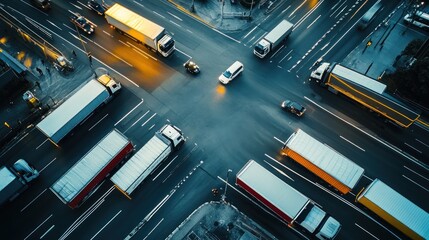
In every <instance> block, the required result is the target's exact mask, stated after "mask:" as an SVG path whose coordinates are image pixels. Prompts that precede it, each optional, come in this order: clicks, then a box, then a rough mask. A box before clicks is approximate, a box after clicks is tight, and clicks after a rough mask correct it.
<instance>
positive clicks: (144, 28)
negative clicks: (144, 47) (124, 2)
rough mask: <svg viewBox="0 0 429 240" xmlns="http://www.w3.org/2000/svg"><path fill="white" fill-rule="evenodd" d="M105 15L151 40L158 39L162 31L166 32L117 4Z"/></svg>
mask: <svg viewBox="0 0 429 240" xmlns="http://www.w3.org/2000/svg"><path fill="white" fill-rule="evenodd" d="M105 14H106V15H107V16H110V17H112V18H114V19H116V20H119V21H120V22H121V23H122V24H125V25H127V26H128V27H129V28H131V29H134V30H136V31H138V32H141V33H143V34H144V35H146V36H148V37H150V38H151V39H156V37H158V36H159V35H160V34H161V33H162V31H164V28H163V27H161V26H159V25H158V24H156V23H154V22H152V21H150V20H148V19H146V18H144V17H142V16H140V15H139V14H137V13H135V12H133V11H131V10H129V9H127V8H125V7H123V6H121V5H120V4H117V3H115V4H114V5H113V6H112V7H110V8H109V9H108V10H107V11H106V12H105ZM128 34H130V33H128ZM130 35H132V34H130Z"/></svg>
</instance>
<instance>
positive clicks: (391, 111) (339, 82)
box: [310, 62, 420, 128]
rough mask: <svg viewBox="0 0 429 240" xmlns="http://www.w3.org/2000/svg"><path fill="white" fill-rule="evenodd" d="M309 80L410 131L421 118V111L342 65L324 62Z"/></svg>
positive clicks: (383, 87) (376, 83)
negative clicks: (411, 126)
mask: <svg viewBox="0 0 429 240" xmlns="http://www.w3.org/2000/svg"><path fill="white" fill-rule="evenodd" d="M310 79H314V80H315V81H316V82H317V83H320V84H321V85H322V86H326V87H328V88H329V89H330V90H331V91H332V92H334V93H341V94H343V95H344V96H346V97H348V98H350V99H351V100H353V101H356V102H357V103H359V104H361V105H363V106H365V107H367V108H368V109H370V110H372V111H374V112H376V113H378V114H380V115H382V116H384V117H385V118H387V119H388V120H390V121H391V122H393V123H395V124H397V125H399V126H401V127H405V128H407V127H409V126H410V125H411V124H413V123H414V122H415V121H416V120H417V119H419V117H420V113H419V112H418V111H416V110H413V109H412V108H410V107H409V106H407V105H406V104H404V103H402V102H400V101H399V100H397V99H396V98H395V97H394V96H392V95H390V94H388V93H387V92H386V91H385V90H386V85H385V84H383V83H381V82H378V81H377V80H375V79H372V78H370V77H368V76H365V75H364V74H361V73H359V72H356V71H354V70H352V69H350V68H347V67H345V66H342V65H340V64H337V63H333V64H330V63H327V62H324V63H322V64H320V65H319V66H318V67H317V68H316V69H315V70H314V71H312V72H311V75H310Z"/></svg>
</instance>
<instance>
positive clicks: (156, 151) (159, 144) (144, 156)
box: [110, 134, 170, 194]
mask: <svg viewBox="0 0 429 240" xmlns="http://www.w3.org/2000/svg"><path fill="white" fill-rule="evenodd" d="M167 148H169V144H167V143H165V142H164V141H163V140H162V139H160V138H159V137H158V136H157V135H156V134H155V135H154V136H153V137H152V138H151V139H150V140H149V141H148V142H147V143H146V144H145V145H143V147H142V148H141V149H140V150H139V151H138V152H137V153H136V154H134V155H133V156H132V157H131V159H130V160H128V161H127V162H126V163H125V164H124V165H123V166H122V167H121V168H120V169H119V170H118V171H117V172H116V173H115V174H114V175H113V176H112V177H111V178H110V180H111V181H112V182H113V183H114V184H115V185H116V186H117V187H118V188H119V189H121V190H122V191H124V192H126V193H127V194H131V193H132V192H133V191H134V190H135V189H136V188H137V187H138V185H139V184H140V183H141V182H142V181H143V180H144V178H145V177H146V176H147V175H148V174H149V173H148V172H146V171H147V170H148V169H152V168H154V167H155V166H153V164H154V163H159V159H158V158H159V157H160V156H161V155H162V154H163V153H164V152H165V151H166V150H167ZM165 153H167V152H165ZM169 153H170V152H168V153H167V155H168V154H169ZM157 160H158V161H157ZM162 160H163V159H162Z"/></svg>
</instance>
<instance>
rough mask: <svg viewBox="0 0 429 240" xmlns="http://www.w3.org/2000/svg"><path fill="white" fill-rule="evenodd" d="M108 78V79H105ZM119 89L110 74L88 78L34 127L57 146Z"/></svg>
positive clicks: (119, 86)
mask: <svg viewBox="0 0 429 240" xmlns="http://www.w3.org/2000/svg"><path fill="white" fill-rule="evenodd" d="M107 79H108V80H107ZM120 89H121V84H120V83H116V82H115V81H114V80H113V79H112V78H111V77H110V76H108V75H106V74H105V75H102V76H100V77H99V78H98V80H95V79H93V80H90V81H89V82H87V83H86V84H85V85H84V86H83V87H82V88H80V89H79V90H78V91H77V92H75V93H74V94H73V95H72V96H71V97H70V98H69V99H67V100H66V101H65V102H64V103H63V104H61V105H60V106H59V107H58V108H56V109H55V110H54V111H53V112H51V113H50V114H49V115H48V116H46V117H45V118H44V119H43V120H42V121H41V122H39V123H38V124H37V125H36V127H37V128H38V129H39V130H40V131H41V132H42V133H43V134H45V135H46V136H47V137H48V138H49V140H50V141H51V142H52V143H53V144H55V145H56V146H58V144H59V142H60V141H61V139H63V138H64V137H65V136H66V135H67V134H69V133H70V132H71V131H72V130H73V129H74V128H75V127H76V126H77V125H78V124H79V123H81V122H82V121H83V120H85V119H86V118H87V117H88V116H89V115H90V114H91V113H92V112H93V111H94V110H95V109H97V108H98V107H100V106H101V105H103V104H105V103H107V102H108V101H109V100H110V99H111V98H112V96H113V95H114V94H116V93H117V92H118V91H119V90H120Z"/></svg>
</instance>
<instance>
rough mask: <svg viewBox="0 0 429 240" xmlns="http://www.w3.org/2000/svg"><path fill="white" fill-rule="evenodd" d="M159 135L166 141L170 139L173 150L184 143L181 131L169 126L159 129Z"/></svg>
mask: <svg viewBox="0 0 429 240" xmlns="http://www.w3.org/2000/svg"><path fill="white" fill-rule="evenodd" d="M160 133H161V134H162V135H163V136H164V137H166V138H167V139H170V141H171V143H172V144H173V147H175V148H178V147H180V146H181V145H182V144H183V143H185V141H186V139H185V138H184V137H183V133H182V130H180V129H179V128H178V127H176V126H174V125H171V124H166V125H164V127H162V128H161V130H160Z"/></svg>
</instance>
